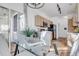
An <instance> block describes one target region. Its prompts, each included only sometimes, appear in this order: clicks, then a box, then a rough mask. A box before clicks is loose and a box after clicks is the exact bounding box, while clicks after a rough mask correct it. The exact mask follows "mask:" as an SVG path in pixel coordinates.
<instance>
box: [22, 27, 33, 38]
mask: <svg viewBox="0 0 79 59" xmlns="http://www.w3.org/2000/svg"><path fill="white" fill-rule="evenodd" d="M23 34H24V35H25V36H26V37H31V35H32V34H33V30H31V29H30V28H27V29H25V30H24V31H23Z"/></svg>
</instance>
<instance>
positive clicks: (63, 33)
mask: <svg viewBox="0 0 79 59" xmlns="http://www.w3.org/2000/svg"><path fill="white" fill-rule="evenodd" d="M52 21H53V23H54V24H56V25H58V27H57V30H58V31H57V32H58V33H57V34H58V37H67V32H68V19H67V18H64V17H62V16H60V17H52ZM64 28H67V30H64Z"/></svg>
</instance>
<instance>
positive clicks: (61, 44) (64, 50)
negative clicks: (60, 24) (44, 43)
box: [51, 38, 70, 56]
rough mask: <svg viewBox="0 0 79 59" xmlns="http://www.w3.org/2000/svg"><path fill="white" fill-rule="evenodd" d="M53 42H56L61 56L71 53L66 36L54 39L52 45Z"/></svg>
mask: <svg viewBox="0 0 79 59" xmlns="http://www.w3.org/2000/svg"><path fill="white" fill-rule="evenodd" d="M53 44H56V47H57V50H58V53H59V55H60V56H68V55H69V52H70V51H69V47H68V45H67V39H66V38H59V39H58V40H52V46H51V48H53Z"/></svg>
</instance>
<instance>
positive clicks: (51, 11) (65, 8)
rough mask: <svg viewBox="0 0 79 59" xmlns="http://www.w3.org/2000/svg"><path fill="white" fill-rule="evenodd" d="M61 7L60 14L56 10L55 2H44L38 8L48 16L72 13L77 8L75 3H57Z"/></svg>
mask: <svg viewBox="0 0 79 59" xmlns="http://www.w3.org/2000/svg"><path fill="white" fill-rule="evenodd" d="M58 5H59V7H60V8H61V14H60V13H59V11H58V7H57V3H45V5H44V6H43V7H42V8H40V9H39V11H42V12H44V13H46V14H47V15H48V16H59V15H67V14H71V13H74V12H75V11H76V9H77V4H76V3H58Z"/></svg>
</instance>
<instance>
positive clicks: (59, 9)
mask: <svg viewBox="0 0 79 59" xmlns="http://www.w3.org/2000/svg"><path fill="white" fill-rule="evenodd" d="M57 8H58V12H59V13H60V14H61V8H60V6H59V4H57Z"/></svg>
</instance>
